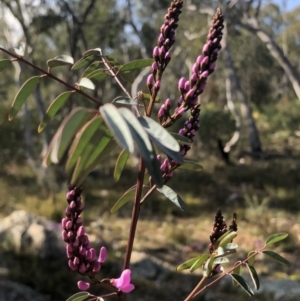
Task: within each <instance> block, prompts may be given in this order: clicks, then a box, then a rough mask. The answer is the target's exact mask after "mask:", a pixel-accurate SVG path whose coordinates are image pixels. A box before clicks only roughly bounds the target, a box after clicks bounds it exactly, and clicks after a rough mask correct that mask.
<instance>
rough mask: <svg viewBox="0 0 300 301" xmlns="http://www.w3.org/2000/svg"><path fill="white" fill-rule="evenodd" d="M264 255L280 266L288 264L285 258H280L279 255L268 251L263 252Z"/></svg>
mask: <svg viewBox="0 0 300 301" xmlns="http://www.w3.org/2000/svg"><path fill="white" fill-rule="evenodd" d="M262 252H263V253H264V254H265V255H267V256H269V257H271V258H272V259H274V260H275V261H277V262H280V263H282V264H287V265H288V264H290V263H289V261H288V260H286V259H285V258H283V257H282V256H280V255H279V254H277V253H275V252H273V251H269V250H265V251H262Z"/></svg>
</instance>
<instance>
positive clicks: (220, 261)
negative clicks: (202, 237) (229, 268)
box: [214, 257, 229, 264]
mask: <svg viewBox="0 0 300 301" xmlns="http://www.w3.org/2000/svg"><path fill="white" fill-rule="evenodd" d="M227 262H229V259H228V258H226V257H219V258H216V259H215V260H214V264H223V263H227Z"/></svg>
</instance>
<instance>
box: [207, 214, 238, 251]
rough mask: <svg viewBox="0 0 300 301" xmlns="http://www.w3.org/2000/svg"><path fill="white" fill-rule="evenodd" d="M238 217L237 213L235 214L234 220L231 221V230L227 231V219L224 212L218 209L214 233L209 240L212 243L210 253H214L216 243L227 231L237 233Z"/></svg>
mask: <svg viewBox="0 0 300 301" xmlns="http://www.w3.org/2000/svg"><path fill="white" fill-rule="evenodd" d="M236 218H237V215H236V213H234V214H233V218H232V221H231V224H230V225H229V229H227V224H226V222H225V219H224V217H223V215H222V212H221V210H220V209H218V211H217V213H216V216H215V222H214V224H213V231H212V232H211V234H210V236H209V238H210V241H211V243H210V244H209V251H210V253H213V252H214V243H215V242H216V241H217V240H218V239H219V238H220V237H221V236H222V235H223V234H225V233H226V232H227V231H237V229H238V228H237V223H236Z"/></svg>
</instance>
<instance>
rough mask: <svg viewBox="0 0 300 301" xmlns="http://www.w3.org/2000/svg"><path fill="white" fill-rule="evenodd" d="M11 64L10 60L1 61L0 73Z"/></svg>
mask: <svg viewBox="0 0 300 301" xmlns="http://www.w3.org/2000/svg"><path fill="white" fill-rule="evenodd" d="M9 63H11V61H10V60H7V59H6V60H0V72H1V71H2V70H3V69H4V68H5V67H6V66H7V65H8V64H9Z"/></svg>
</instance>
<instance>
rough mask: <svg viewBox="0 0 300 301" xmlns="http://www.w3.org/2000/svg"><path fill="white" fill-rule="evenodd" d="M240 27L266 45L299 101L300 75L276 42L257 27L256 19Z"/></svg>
mask: <svg viewBox="0 0 300 301" xmlns="http://www.w3.org/2000/svg"><path fill="white" fill-rule="evenodd" d="M240 25H241V26H242V27H243V28H245V29H247V30H249V31H250V32H253V33H255V34H256V35H257V36H258V37H259V38H260V40H261V41H262V42H263V43H265V44H266V46H267V48H268V49H269V51H270V54H271V55H272V56H273V57H274V58H275V60H276V61H277V62H278V64H279V65H280V66H281V67H282V69H283V70H284V72H285V73H286V75H287V77H288V79H289V81H290V82H291V84H292V86H293V89H294V91H295V94H296V96H297V98H298V99H300V75H299V73H298V72H297V70H296V68H295V67H293V65H292V64H291V62H290V61H289V59H288V58H287V57H286V56H285V55H284V52H283V50H282V49H281V48H280V47H279V45H278V44H277V43H276V41H275V40H274V39H273V38H272V37H271V36H270V35H269V34H268V33H267V32H266V31H264V30H263V29H262V28H261V27H260V26H259V24H258V22H257V19H254V18H253V19H251V23H250V24H244V23H240Z"/></svg>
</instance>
